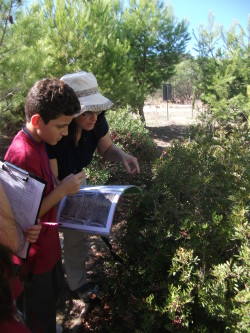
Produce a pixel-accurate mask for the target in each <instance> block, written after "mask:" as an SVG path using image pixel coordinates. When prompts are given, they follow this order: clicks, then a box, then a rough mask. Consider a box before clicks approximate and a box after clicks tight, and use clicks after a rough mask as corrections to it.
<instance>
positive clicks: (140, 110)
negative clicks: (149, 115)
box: [139, 103, 145, 123]
mask: <svg viewBox="0 0 250 333" xmlns="http://www.w3.org/2000/svg"><path fill="white" fill-rule="evenodd" d="M143 108H144V103H143V104H141V105H139V115H140V117H141V120H142V121H143V122H144V123H145V117H144V112H143Z"/></svg>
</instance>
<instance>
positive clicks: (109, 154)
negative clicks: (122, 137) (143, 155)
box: [97, 133, 140, 174]
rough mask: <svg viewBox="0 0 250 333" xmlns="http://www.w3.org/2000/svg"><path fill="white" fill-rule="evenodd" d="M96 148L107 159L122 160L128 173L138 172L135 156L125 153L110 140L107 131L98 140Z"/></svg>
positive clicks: (111, 160)
mask: <svg viewBox="0 0 250 333" xmlns="http://www.w3.org/2000/svg"><path fill="white" fill-rule="evenodd" d="M97 149H98V152H99V154H100V155H101V156H102V157H103V158H104V159H105V160H107V161H110V162H122V164H123V165H124V167H125V168H126V170H127V172H128V173H130V174H133V173H136V172H137V173H140V167H139V163H138V161H137V158H136V157H134V156H132V155H129V154H127V153H125V152H124V151H123V150H121V149H120V148H118V147H117V146H116V145H115V144H114V143H113V142H112V140H111V138H110V135H109V133H107V134H106V135H104V136H103V137H102V138H101V139H100V140H99V142H98V145H97Z"/></svg>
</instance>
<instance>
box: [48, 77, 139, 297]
mask: <svg viewBox="0 0 250 333" xmlns="http://www.w3.org/2000/svg"><path fill="white" fill-rule="evenodd" d="M61 80H63V81H64V82H65V83H67V84H68V85H69V86H70V87H71V88H73V89H74V91H75V92H76V94H77V96H78V98H79V101H80V104H81V111H80V113H79V114H77V115H76V117H75V118H74V120H73V121H72V123H71V124H70V125H69V133H68V136H67V137H65V138H63V139H62V140H61V141H60V142H58V144H57V145H56V146H49V145H48V146H47V149H48V155H49V158H50V163H51V169H52V171H53V173H54V175H55V177H56V178H57V179H58V181H60V180H62V179H63V178H64V177H65V176H68V175H69V174H71V173H77V172H80V171H81V170H82V168H83V167H87V166H88V165H89V164H90V162H91V160H92V158H93V154H94V152H95V150H96V149H97V151H98V153H99V154H100V155H101V156H102V157H103V158H104V159H105V160H108V161H111V162H121V163H122V164H123V165H124V167H125V168H126V170H127V172H128V173H129V174H134V173H139V172H140V168H139V164H138V162H137V159H136V158H135V157H133V156H131V155H129V154H127V153H125V152H124V151H123V150H121V149H119V148H118V147H117V146H116V145H114V144H113V142H112V140H111V138H110V135H109V132H108V131H109V127H108V123H107V121H106V118H105V114H104V111H105V110H108V109H110V108H111V107H112V105H113V103H112V102H111V101H110V100H109V99H107V98H106V97H104V96H103V95H101V94H100V93H99V91H98V86H97V80H96V78H95V76H94V75H93V74H91V73H87V72H78V73H74V74H68V75H64V76H63V77H62V78H61ZM63 234H64V264H65V270H66V274H67V279H68V284H69V288H70V289H71V290H72V291H73V292H75V294H76V295H77V296H78V297H79V298H80V299H82V300H83V301H85V302H86V301H89V299H90V297H91V295H92V294H93V293H96V291H97V290H98V286H97V285H92V284H90V283H87V277H86V269H85V262H86V259H87V254H88V249H89V237H88V235H86V234H84V233H81V232H79V231H75V230H69V229H68V230H67V229H64V230H63Z"/></svg>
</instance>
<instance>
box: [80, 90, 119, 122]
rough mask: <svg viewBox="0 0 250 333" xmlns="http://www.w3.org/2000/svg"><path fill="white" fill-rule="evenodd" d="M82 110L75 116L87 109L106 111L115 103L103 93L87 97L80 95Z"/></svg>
mask: <svg viewBox="0 0 250 333" xmlns="http://www.w3.org/2000/svg"><path fill="white" fill-rule="evenodd" d="M78 99H79V102H80V104H81V111H80V112H78V113H77V114H75V115H74V118H76V117H78V116H80V115H81V114H82V113H84V112H86V111H92V112H99V111H105V110H108V109H110V108H111V107H112V105H113V103H112V102H111V101H110V100H109V99H108V98H106V97H104V96H103V95H102V94H100V93H98V94H94V95H90V96H86V97H79V98H78Z"/></svg>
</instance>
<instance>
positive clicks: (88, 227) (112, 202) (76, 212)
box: [57, 185, 141, 236]
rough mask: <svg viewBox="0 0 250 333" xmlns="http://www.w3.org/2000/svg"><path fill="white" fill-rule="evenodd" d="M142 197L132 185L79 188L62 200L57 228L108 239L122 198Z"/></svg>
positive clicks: (138, 189) (58, 212)
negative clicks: (128, 196) (58, 226)
mask: <svg viewBox="0 0 250 333" xmlns="http://www.w3.org/2000/svg"><path fill="white" fill-rule="evenodd" d="M136 193H141V189H140V188H139V187H137V186H135V185H104V186H97V185H96V186H82V187H81V188H80V190H79V192H78V193H76V194H74V195H69V196H66V197H64V198H63V200H61V202H60V205H59V207H58V211H57V221H58V222H59V225H60V227H63V228H71V229H76V230H79V231H82V232H85V233H88V234H96V235H102V236H108V235H109V234H110V231H111V226H112V221H113V217H114V212H115V208H116V205H117V203H118V200H119V198H120V196H121V195H123V194H124V195H129V194H136Z"/></svg>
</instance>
